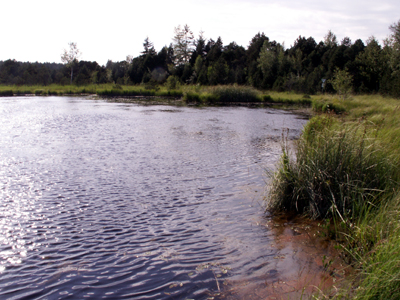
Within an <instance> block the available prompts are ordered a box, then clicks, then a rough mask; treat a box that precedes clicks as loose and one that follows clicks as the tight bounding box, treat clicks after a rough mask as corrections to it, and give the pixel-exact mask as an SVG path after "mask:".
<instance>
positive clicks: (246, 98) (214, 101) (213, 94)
mask: <svg viewBox="0 0 400 300" xmlns="http://www.w3.org/2000/svg"><path fill="white" fill-rule="evenodd" d="M88 94H89V95H97V96H100V97H106V98H126V99H129V98H135V97H136V98H137V97H144V98H146V97H165V98H175V99H180V100H182V101H184V102H186V103H188V104H194V105H221V104H238V103H258V104H267V105H280V106H282V105H285V106H293V105H301V106H311V105H312V103H313V99H314V98H316V97H315V96H312V97H310V96H308V95H299V94H295V93H275V92H271V93H270V92H262V91H259V90H257V89H255V88H252V87H248V86H236V85H224V86H222V85H221V86H199V85H180V86H179V85H178V86H177V87H176V89H173V90H171V89H168V88H167V86H154V85H148V84H147V85H146V84H144V85H115V84H103V85H86V86H76V85H65V86H63V85H49V86H4V85H3V86H0V96H27V95H37V96H53V95H58V96H63V95H88Z"/></svg>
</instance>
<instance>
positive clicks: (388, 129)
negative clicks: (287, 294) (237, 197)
mask: <svg viewBox="0 0 400 300" xmlns="http://www.w3.org/2000/svg"><path fill="white" fill-rule="evenodd" d="M318 105H320V104H318ZM340 105H341V106H342V107H343V108H344V110H345V111H346V114H342V115H333V114H332V113H330V114H322V115H317V116H315V117H313V118H312V119H311V120H310V121H309V123H308V124H307V125H306V126H305V128H304V131H303V134H302V136H301V137H300V139H299V140H298V141H297V142H296V143H295V146H294V149H290V147H289V145H288V144H287V143H286V142H285V140H284V139H283V145H282V150H283V154H282V157H281V160H280V163H279V166H278V168H277V171H276V172H275V173H274V174H273V180H272V185H271V188H270V192H269V196H268V198H267V199H266V201H267V206H268V209H269V210H271V211H272V212H279V211H280V212H281V211H285V212H288V211H290V212H295V213H297V214H304V215H307V216H308V217H309V218H313V219H325V220H327V222H328V223H329V224H330V226H328V227H327V230H329V234H330V236H331V237H332V238H334V239H335V240H336V241H337V242H338V243H339V245H340V246H341V249H342V251H341V253H342V256H343V258H344V259H345V260H347V262H348V263H350V264H352V265H353V266H354V267H355V268H356V269H357V270H358V271H357V273H356V275H355V276H354V277H353V278H351V280H352V283H351V286H352V288H346V289H342V290H338V292H337V293H336V296H335V297H336V298H337V299H400V268H399V259H398V257H399V253H400V238H399V237H400V188H399V182H400V168H399V167H400V118H399V109H398V108H399V101H398V100H396V99H391V98H384V97H381V96H379V95H371V96H355V97H352V98H351V99H348V100H345V101H341V102H340ZM321 297H324V295H322V296H321Z"/></svg>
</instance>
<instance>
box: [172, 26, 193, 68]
mask: <svg viewBox="0 0 400 300" xmlns="http://www.w3.org/2000/svg"><path fill="white" fill-rule="evenodd" d="M174 32H175V35H174V37H173V39H172V40H173V42H174V43H173V47H174V56H175V65H178V66H179V65H183V64H187V63H188V62H189V60H190V57H191V56H192V53H193V51H194V47H195V45H194V35H193V32H192V31H191V30H190V27H189V26H188V25H187V24H186V25H185V26H183V28H182V27H181V25H179V26H178V27H175V30H174Z"/></svg>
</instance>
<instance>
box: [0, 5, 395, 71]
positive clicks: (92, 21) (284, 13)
mask: <svg viewBox="0 0 400 300" xmlns="http://www.w3.org/2000/svg"><path fill="white" fill-rule="evenodd" d="M1 7H2V11H3V15H2V18H1V19H0V26H1V28H10V29H8V30H4V31H3V32H2V40H3V41H5V42H3V43H2V49H1V50H0V60H6V59H9V58H15V59H17V60H22V61H36V60H37V61H50V62H52V61H55V62H60V54H61V52H62V50H63V48H64V47H67V44H68V42H70V41H74V42H77V43H78V47H79V48H80V49H81V51H82V52H83V55H82V59H85V60H92V61H97V62H99V63H100V64H105V63H106V62H107V59H112V60H114V61H120V60H124V59H125V57H126V55H129V54H130V55H133V56H137V55H139V54H140V51H142V43H143V41H144V39H145V38H146V37H147V36H148V37H149V38H150V40H151V41H152V42H153V43H154V46H155V48H156V50H157V51H159V50H161V48H162V47H163V46H165V45H167V46H168V45H169V44H170V43H171V42H172V37H173V30H174V27H176V26H178V25H180V24H181V25H184V24H188V25H189V26H190V27H191V29H192V30H193V32H194V33H195V35H196V36H197V34H198V33H199V32H200V31H201V30H202V31H204V32H205V36H206V37H207V38H213V39H214V40H215V39H217V38H218V37H219V36H221V38H222V40H223V42H224V44H228V43H230V42H233V41H235V42H236V43H237V44H239V45H242V46H245V47H246V46H248V44H249V42H250V40H251V39H252V37H254V36H255V35H256V34H257V33H258V32H264V33H265V34H266V35H267V36H268V37H269V38H270V39H273V40H276V41H278V42H285V44H286V46H290V45H291V44H293V42H294V41H295V39H296V38H297V37H298V36H299V35H301V36H305V37H309V36H312V37H313V38H314V39H315V40H316V41H317V42H319V41H321V40H323V37H324V36H325V35H326V33H327V32H328V30H332V31H333V32H334V33H335V34H336V35H337V37H338V40H341V39H342V38H343V37H345V36H349V37H350V38H351V39H352V40H353V41H355V40H356V39H358V38H361V39H363V40H364V41H365V40H366V39H367V38H368V37H369V36H371V35H374V36H375V37H376V38H377V39H378V40H382V39H384V38H385V37H386V36H387V35H389V33H390V32H389V29H388V27H389V25H390V24H392V23H394V22H397V21H398V18H399V16H398V14H397V12H398V11H400V3H398V0H396V1H394V0H382V1H380V2H378V1H370V0H367V1H348V0H346V1H344V0H337V1H326V0H321V1H313V0H305V1H294V0H289V1H277V0H229V1H228V0H203V1H197V0H196V1H195V0H186V1H184V0H171V1H164V0H153V1H127V0H114V1H113V2H111V3H110V2H103V1H92V0H86V1H77V0H70V1H68V2H63V3H61V4H60V2H57V1H48V0H37V1H18V0H14V1H7V2H6V3H4V4H2V5H1Z"/></svg>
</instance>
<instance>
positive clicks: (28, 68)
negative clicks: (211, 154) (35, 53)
mask: <svg viewBox="0 0 400 300" xmlns="http://www.w3.org/2000/svg"><path fill="white" fill-rule="evenodd" d="M389 29H390V31H391V35H390V36H389V38H387V39H386V40H385V41H384V43H383V45H380V44H379V42H378V41H377V40H376V39H375V38H374V37H371V38H369V39H368V40H367V41H366V43H364V42H363V41H362V40H361V39H358V40H356V41H354V42H352V41H351V40H350V38H348V37H345V38H344V39H343V40H342V41H340V42H339V41H337V38H336V36H335V35H334V34H333V33H332V32H331V31H329V32H328V34H327V35H326V36H325V38H324V41H321V42H319V43H317V42H316V41H315V40H314V38H312V37H309V38H306V37H302V36H299V37H298V38H297V39H296V40H295V41H294V44H293V46H291V47H290V48H287V49H285V47H284V45H281V44H280V43H278V42H276V41H274V40H271V39H270V38H269V37H267V36H266V35H265V34H264V33H258V34H256V35H255V36H254V37H253V38H252V39H251V41H250V43H249V45H248V47H247V48H244V47H243V46H239V45H237V44H236V43H235V42H232V43H230V44H228V45H224V44H223V42H222V39H221V38H220V37H219V38H218V39H217V40H216V41H214V40H213V39H208V40H207V39H205V38H204V37H203V35H202V33H201V34H200V35H199V36H198V38H195V37H194V35H193V33H192V32H191V30H190V28H189V26H187V25H185V26H184V27H182V28H181V27H180V26H178V27H177V28H175V36H174V38H173V42H172V43H171V44H170V45H169V46H165V47H163V48H162V49H161V50H160V51H159V52H157V51H156V50H155V48H154V46H153V43H151V41H150V40H149V38H146V40H145V41H144V43H143V51H142V53H141V55H140V56H138V57H135V58H133V57H131V56H128V57H127V59H126V60H125V61H120V62H112V61H108V62H107V64H106V66H100V65H98V64H97V63H96V62H88V61H79V62H78V61H77V60H75V61H74V62H73V63H72V65H69V66H68V67H67V66H66V65H63V64H56V63H53V64H50V63H44V64H43V63H29V62H25V63H24V62H17V61H15V60H7V61H4V62H0V84H16V85H22V84H25V85H34V84H40V85H49V84H53V83H56V84H65V85H66V84H69V83H70V80H71V68H72V70H73V74H74V77H73V83H74V84H77V85H85V84H89V83H91V84H101V83H116V84H127V85H129V84H145V85H150V86H156V85H158V84H166V85H167V86H169V87H170V88H171V89H173V88H175V87H176V84H200V85H218V84H238V85H249V86H253V87H256V88H259V89H269V90H276V91H295V92H301V93H306V94H315V93H318V92H333V87H332V84H331V79H333V78H334V75H335V72H337V71H338V70H344V71H346V72H347V73H348V75H349V76H348V77H347V78H349V79H348V80H350V84H351V89H352V91H353V92H354V93H377V92H379V93H382V94H390V95H393V96H400V85H399V82H400V21H399V22H398V23H395V24H393V25H391V26H389Z"/></svg>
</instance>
